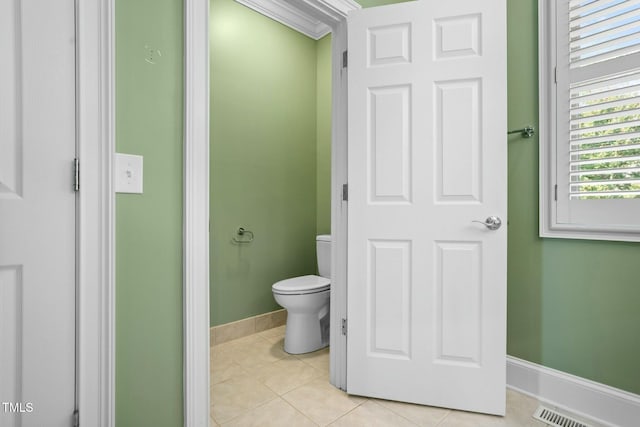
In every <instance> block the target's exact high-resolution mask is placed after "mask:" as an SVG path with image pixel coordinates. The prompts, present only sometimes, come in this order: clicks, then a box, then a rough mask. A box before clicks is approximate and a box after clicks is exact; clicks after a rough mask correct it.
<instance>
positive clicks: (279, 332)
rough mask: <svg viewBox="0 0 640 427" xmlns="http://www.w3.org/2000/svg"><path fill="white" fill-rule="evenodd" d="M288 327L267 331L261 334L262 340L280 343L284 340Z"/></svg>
mask: <svg viewBox="0 0 640 427" xmlns="http://www.w3.org/2000/svg"><path fill="white" fill-rule="evenodd" d="M285 329H286V326H285V325H282V326H278V327H277V328H272V329H267V330H266V331H263V332H260V333H259V334H258V335H260V336H261V337H262V338H264V339H266V340H268V341H270V342H278V341H280V340H282V339H284V334H285Z"/></svg>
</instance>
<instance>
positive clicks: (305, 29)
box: [236, 0, 331, 40]
mask: <svg viewBox="0 0 640 427" xmlns="http://www.w3.org/2000/svg"><path fill="white" fill-rule="evenodd" d="M236 1H237V2H238V3H240V4H243V5H245V6H246V7H248V8H250V9H253V10H255V11H256V12H258V13H260V14H262V15H264V16H266V17H268V18H271V19H273V20H275V21H278V22H279V23H281V24H283V25H286V26H287V27H289V28H293V29H294V30H296V31H299V32H301V33H302V34H304V35H306V36H308V37H311V38H312V39H314V40H318V39H320V38H322V37H324V36H326V35H327V34H329V32H331V28H330V27H329V26H328V25H326V24H323V23H322V22H320V21H318V20H317V19H313V18H311V17H310V16H308V15H307V14H306V13H302V12H300V11H299V10H298V9H297V8H296V7H292V6H290V5H289V4H287V2H285V1H280V0H236Z"/></svg>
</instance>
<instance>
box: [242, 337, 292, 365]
mask: <svg viewBox="0 0 640 427" xmlns="http://www.w3.org/2000/svg"><path fill="white" fill-rule="evenodd" d="M231 352H232V354H233V358H234V361H235V363H237V364H238V365H240V366H242V367H255V366H260V365H264V364H267V363H273V362H277V361H278V360H280V359H284V358H285V357H287V353H285V352H284V350H283V349H282V347H281V346H280V345H278V344H274V343H271V342H269V341H267V340H265V339H263V338H260V340H259V341H255V342H252V343H251V344H250V345H239V346H236V347H234V348H233V349H232V350H231Z"/></svg>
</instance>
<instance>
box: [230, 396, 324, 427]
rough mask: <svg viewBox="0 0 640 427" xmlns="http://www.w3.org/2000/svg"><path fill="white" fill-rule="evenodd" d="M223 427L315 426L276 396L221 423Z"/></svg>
mask: <svg viewBox="0 0 640 427" xmlns="http://www.w3.org/2000/svg"><path fill="white" fill-rule="evenodd" d="M222 426H223V427H282V426H287V427H288V426H290V427H315V426H317V424H316V423H314V422H312V421H311V420H310V419H309V418H307V417H305V416H304V415H302V414H301V413H300V412H299V411H297V410H296V409H295V408H293V406H291V405H289V404H288V403H287V402H285V401H284V400H282V399H280V398H278V399H274V400H272V401H271V402H269V403H267V404H265V405H262V406H259V407H257V408H255V409H253V410H251V411H250V412H247V413H246V414H244V415H241V416H239V417H238V418H235V419H233V420H231V421H229V422H227V423H224V424H223V425H222Z"/></svg>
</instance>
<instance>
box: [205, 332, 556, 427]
mask: <svg viewBox="0 0 640 427" xmlns="http://www.w3.org/2000/svg"><path fill="white" fill-rule="evenodd" d="M284 328H285V327H284V326H281V327H278V328H274V329H269V330H267V331H264V332H260V333H257V334H253V335H249V336H247V337H244V338H240V339H237V340H233V341H229V342H226V343H223V344H219V345H216V346H213V347H211V425H212V426H225V427H226V426H256V427H268V426H286V427H306V426H341V427H359V426H363V427H374V426H390V427H404V426H407V427H415V426H421V427H432V426H439V427H451V426H461V427H464V426H469V427H471V426H473V427H481V426H491V427H493V426H496V427H498V426H513V427H520V426H531V427H534V426H544V425H545V424H544V423H541V422H539V421H537V420H534V419H533V418H532V417H531V414H533V412H534V410H535V409H536V408H537V406H538V402H537V401H536V400H535V399H532V398H530V397H528V396H525V395H523V394H520V393H517V392H514V391H511V390H507V415H506V416H505V417H494V416H490V415H479V414H474V413H469V412H462V411H452V410H447V409H442V408H435V407H428V406H419V405H411V404H406V403H399V402H392V401H386V400H378V399H369V398H362V397H358V396H349V395H347V394H346V393H344V392H342V391H340V390H338V389H337V388H335V387H333V386H332V385H331V384H329V349H328V348H326V349H323V350H319V351H317V352H314V353H309V354H303V355H297V356H292V355H289V354H287V353H285V352H284V350H283V340H284Z"/></svg>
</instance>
